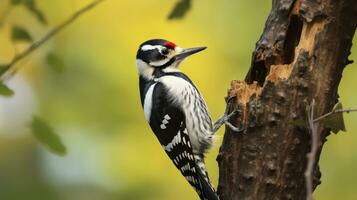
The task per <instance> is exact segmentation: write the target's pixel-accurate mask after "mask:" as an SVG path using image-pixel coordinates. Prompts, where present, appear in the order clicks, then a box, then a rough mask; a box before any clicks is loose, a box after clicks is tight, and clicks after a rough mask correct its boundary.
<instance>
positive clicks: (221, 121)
mask: <svg viewBox="0 0 357 200" xmlns="http://www.w3.org/2000/svg"><path fill="white" fill-rule="evenodd" d="M235 98H236V96H231V97H228V98H227V100H226V103H227V106H226V110H225V112H224V114H223V116H222V117H220V118H219V119H218V120H217V121H216V123H214V132H216V131H218V129H219V128H220V127H221V126H222V125H223V124H225V125H226V126H228V127H229V128H230V129H232V130H233V131H234V132H238V133H240V132H243V131H244V130H245V129H244V128H242V127H241V128H237V127H235V126H234V125H233V124H232V123H230V122H229V121H230V119H231V118H232V117H233V116H235V115H236V114H240V113H241V111H240V110H239V109H238V108H237V107H236V106H234V110H233V111H232V112H231V113H228V104H229V103H230V102H231V101H232V100H233V99H235Z"/></svg>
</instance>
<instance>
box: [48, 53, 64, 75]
mask: <svg viewBox="0 0 357 200" xmlns="http://www.w3.org/2000/svg"><path fill="white" fill-rule="evenodd" d="M46 62H47V64H48V65H49V66H50V67H51V68H52V69H53V70H55V71H56V72H63V70H64V63H63V61H62V60H61V59H60V58H59V57H58V56H57V55H56V54H54V53H53V52H50V53H49V54H47V57H46Z"/></svg>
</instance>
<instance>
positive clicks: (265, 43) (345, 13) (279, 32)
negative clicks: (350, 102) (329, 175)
mask: <svg viewBox="0 0 357 200" xmlns="http://www.w3.org/2000/svg"><path fill="white" fill-rule="evenodd" d="M356 23H357V1H356V0H273V5H272V10H271V12H270V15H269V17H268V19H267V21H266V24H265V28H264V32H263V34H262V36H261V38H260V39H259V41H258V42H257V44H256V49H255V51H254V52H253V56H252V63H251V67H250V69H249V72H248V74H247V76H246V79H245V81H232V83H231V88H230V89H229V91H228V96H229V97H232V96H236V101H235V102H232V101H231V102H230V103H229V104H228V106H229V108H230V110H232V109H233V107H235V106H237V107H238V108H239V110H240V111H241V113H240V114H239V115H237V116H236V119H232V123H233V124H236V125H237V126H240V125H241V126H243V127H244V128H245V132H244V133H243V134H241V133H235V132H232V131H231V130H230V129H226V132H225V135H224V139H223V144H222V146H221V148H220V153H219V155H218V157H217V161H218V165H219V184H218V194H219V196H220V199H221V200H235V199H240V200H242V199H249V200H251V199H264V200H266V199H277V200H283V199H294V200H295V199H306V186H305V176H304V172H305V169H306V165H307V158H306V155H307V154H308V153H309V152H310V148H311V135H310V132H309V129H308V128H307V127H301V126H297V125H296V123H294V122H296V121H298V120H304V121H306V116H307V112H306V107H307V106H308V105H310V103H311V102H312V101H313V100H314V101H315V102H316V105H315V113H316V116H320V115H322V114H324V113H326V112H329V111H330V110H331V109H332V108H333V106H334V105H335V103H336V102H337V101H338V94H337V88H338V85H339V83H340V80H341V77H342V71H343V69H344V67H345V66H346V65H347V64H349V63H351V61H349V60H348V55H349V54H350V49H351V46H352V39H353V35H354V32H355V30H356V25H357V24H356ZM317 130H318V133H319V136H320V137H319V143H318V151H317V155H316V162H315V163H314V166H315V167H314V169H315V170H314V173H313V176H314V184H313V185H314V188H315V187H316V186H317V185H318V184H319V183H320V171H319V169H318V160H319V156H320V152H321V149H322V147H323V144H324V142H325V140H326V137H327V136H328V135H329V133H330V130H329V129H327V128H324V127H323V126H322V125H319V126H318V129H317Z"/></svg>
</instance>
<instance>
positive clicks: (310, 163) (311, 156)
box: [305, 99, 357, 200]
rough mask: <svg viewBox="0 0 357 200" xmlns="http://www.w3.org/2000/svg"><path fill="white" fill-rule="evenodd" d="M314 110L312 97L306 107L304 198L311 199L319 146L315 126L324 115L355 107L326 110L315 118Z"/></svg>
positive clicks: (327, 115) (356, 110)
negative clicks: (308, 135) (307, 149)
mask: <svg viewBox="0 0 357 200" xmlns="http://www.w3.org/2000/svg"><path fill="white" fill-rule="evenodd" d="M314 110H315V100H314V99H313V100H312V102H311V105H310V106H309V109H308V114H307V119H308V124H309V128H310V133H311V150H310V152H309V153H308V154H307V166H306V170H305V182H306V199H307V200H311V199H312V193H313V189H314V188H313V176H312V173H313V167H314V165H315V163H316V153H317V151H318V147H319V140H320V134H319V132H318V131H317V127H318V126H319V122H320V121H321V120H322V119H325V118H326V117H329V116H331V115H332V114H336V113H343V112H346V113H349V112H357V109H353V108H350V109H337V110H333V111H331V112H328V113H326V114H324V115H322V116H320V117H318V118H316V119H315V116H314Z"/></svg>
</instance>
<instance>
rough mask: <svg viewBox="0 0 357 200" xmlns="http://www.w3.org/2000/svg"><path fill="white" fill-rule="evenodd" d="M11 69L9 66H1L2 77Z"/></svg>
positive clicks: (0, 74)
mask: <svg viewBox="0 0 357 200" xmlns="http://www.w3.org/2000/svg"><path fill="white" fill-rule="evenodd" d="M8 69H9V65H4V64H0V76H2V75H3V74H4V73H5V72H6V71H7V70H8Z"/></svg>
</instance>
